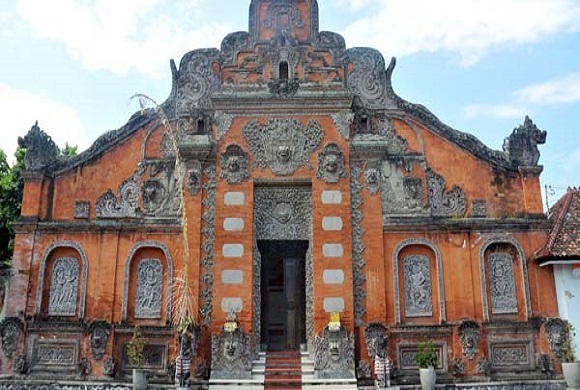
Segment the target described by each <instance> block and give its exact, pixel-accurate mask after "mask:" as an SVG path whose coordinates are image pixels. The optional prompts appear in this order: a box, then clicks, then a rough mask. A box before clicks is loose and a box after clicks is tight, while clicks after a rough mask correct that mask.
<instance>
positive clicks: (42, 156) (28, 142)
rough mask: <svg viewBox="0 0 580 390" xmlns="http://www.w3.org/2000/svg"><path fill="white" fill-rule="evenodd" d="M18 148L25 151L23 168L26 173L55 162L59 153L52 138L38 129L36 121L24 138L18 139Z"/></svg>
mask: <svg viewBox="0 0 580 390" xmlns="http://www.w3.org/2000/svg"><path fill="white" fill-rule="evenodd" d="M18 146H20V147H21V148H23V149H26V154H25V155H24V166H25V167H26V170H27V171H36V170H41V169H43V168H45V167H46V166H48V165H50V164H52V163H53V162H54V161H55V160H56V158H57V156H58V153H59V151H58V147H57V146H56V144H55V143H54V141H53V140H52V138H51V137H50V136H49V135H48V134H46V133H45V132H44V131H42V130H40V127H38V121H37V122H36V123H35V124H34V126H32V127H31V128H30V130H28V133H26V135H25V136H24V137H18Z"/></svg>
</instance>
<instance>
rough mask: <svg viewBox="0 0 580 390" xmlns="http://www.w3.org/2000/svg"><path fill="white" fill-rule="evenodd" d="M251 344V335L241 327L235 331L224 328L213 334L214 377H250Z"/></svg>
mask: <svg viewBox="0 0 580 390" xmlns="http://www.w3.org/2000/svg"><path fill="white" fill-rule="evenodd" d="M250 344H251V342H250V335H249V334H247V333H244V332H243V331H242V330H241V329H240V328H237V329H236V330H235V331H234V332H226V331H225V330H223V329H222V332H221V333H220V334H219V335H216V334H214V335H212V339H211V351H212V353H211V377H212V379H250V377H251V375H252V351H251V345H250Z"/></svg>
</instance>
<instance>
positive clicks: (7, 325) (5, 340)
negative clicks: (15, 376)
mask: <svg viewBox="0 0 580 390" xmlns="http://www.w3.org/2000/svg"><path fill="white" fill-rule="evenodd" d="M23 330H24V324H23V322H22V320H21V319H20V318H17V317H6V318H4V320H2V322H1V323H0V338H1V340H2V352H4V355H5V356H6V357H7V358H8V359H12V357H13V356H14V353H15V352H16V349H17V348H18V344H19V343H20V338H21V336H22V333H23Z"/></svg>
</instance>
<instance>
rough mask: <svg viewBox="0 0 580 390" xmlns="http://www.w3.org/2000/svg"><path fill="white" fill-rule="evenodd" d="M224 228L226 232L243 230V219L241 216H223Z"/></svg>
mask: <svg viewBox="0 0 580 390" xmlns="http://www.w3.org/2000/svg"><path fill="white" fill-rule="evenodd" d="M224 230H225V231H226V232H239V231H242V230H244V220H243V219H242V218H225V219H224Z"/></svg>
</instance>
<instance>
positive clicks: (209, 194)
mask: <svg viewBox="0 0 580 390" xmlns="http://www.w3.org/2000/svg"><path fill="white" fill-rule="evenodd" d="M203 173H204V176H205V178H206V180H205V184H204V185H203V200H202V205H203V214H202V216H201V221H202V225H201V234H202V243H201V250H202V258H201V273H202V275H203V276H202V280H203V283H202V284H201V286H200V291H199V296H200V305H199V315H200V317H201V321H202V323H203V325H206V326H209V325H210V324H211V315H212V312H213V303H212V302H213V301H212V299H213V277H214V275H213V268H214V267H213V266H214V257H213V252H214V238H215V229H214V227H215V198H216V167H215V164H213V163H212V164H210V165H208V166H207V167H205V169H204V171H203Z"/></svg>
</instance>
